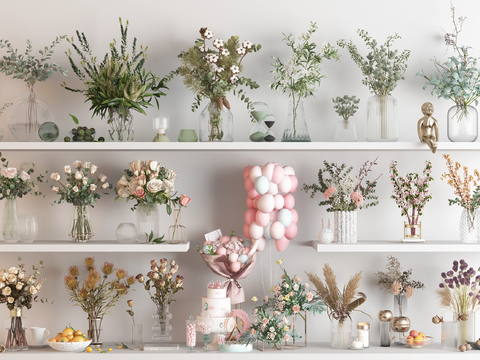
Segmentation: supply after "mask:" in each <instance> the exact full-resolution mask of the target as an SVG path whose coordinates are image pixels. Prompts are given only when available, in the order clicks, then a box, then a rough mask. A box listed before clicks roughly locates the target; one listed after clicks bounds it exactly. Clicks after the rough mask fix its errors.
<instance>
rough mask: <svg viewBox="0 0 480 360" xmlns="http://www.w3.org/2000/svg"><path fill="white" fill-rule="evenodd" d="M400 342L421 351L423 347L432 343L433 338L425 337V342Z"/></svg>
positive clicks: (408, 340) (409, 340)
mask: <svg viewBox="0 0 480 360" xmlns="http://www.w3.org/2000/svg"><path fill="white" fill-rule="evenodd" d="M401 341H402V343H403V344H405V345H407V346H409V347H410V348H412V349H421V348H422V347H424V346H425V345H430V344H431V343H432V342H433V337H431V336H425V340H413V339H402V340H401Z"/></svg>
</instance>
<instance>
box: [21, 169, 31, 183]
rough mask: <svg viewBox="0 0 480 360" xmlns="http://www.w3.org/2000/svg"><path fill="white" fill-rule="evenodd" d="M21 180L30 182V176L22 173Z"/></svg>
mask: <svg viewBox="0 0 480 360" xmlns="http://www.w3.org/2000/svg"><path fill="white" fill-rule="evenodd" d="M20 179H22V180H23V181H27V180H30V175H28V174H27V173H26V172H25V171H22V172H21V173H20Z"/></svg>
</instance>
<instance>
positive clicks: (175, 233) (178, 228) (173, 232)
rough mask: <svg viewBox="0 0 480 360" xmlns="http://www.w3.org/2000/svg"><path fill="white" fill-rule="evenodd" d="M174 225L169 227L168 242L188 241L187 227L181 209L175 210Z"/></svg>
mask: <svg viewBox="0 0 480 360" xmlns="http://www.w3.org/2000/svg"><path fill="white" fill-rule="evenodd" d="M173 219H174V220H173V221H174V222H173V225H171V226H169V228H168V242H169V243H170V244H178V243H185V242H187V229H186V228H185V226H183V225H182V217H181V211H180V209H175V210H173Z"/></svg>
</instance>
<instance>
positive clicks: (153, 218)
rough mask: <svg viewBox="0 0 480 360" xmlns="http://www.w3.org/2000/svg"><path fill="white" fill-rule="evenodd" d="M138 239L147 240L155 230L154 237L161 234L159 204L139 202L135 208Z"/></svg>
mask: <svg viewBox="0 0 480 360" xmlns="http://www.w3.org/2000/svg"><path fill="white" fill-rule="evenodd" d="M135 215H136V218H137V232H138V240H139V241H140V242H145V241H146V240H147V239H148V237H149V235H150V234H151V233H152V231H153V238H154V239H156V238H158V237H159V234H160V210H159V207H158V205H157V204H152V205H147V204H139V205H138V206H137V209H136V210H135Z"/></svg>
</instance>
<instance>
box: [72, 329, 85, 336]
mask: <svg viewBox="0 0 480 360" xmlns="http://www.w3.org/2000/svg"><path fill="white" fill-rule="evenodd" d="M74 335H75V336H80V335H83V334H82V330H77V331H75V334H74Z"/></svg>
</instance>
